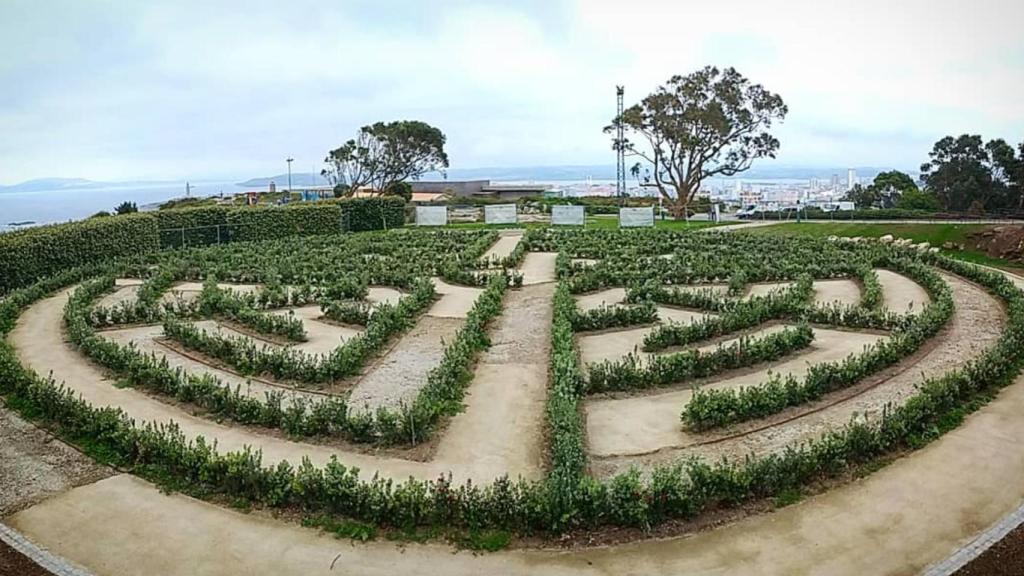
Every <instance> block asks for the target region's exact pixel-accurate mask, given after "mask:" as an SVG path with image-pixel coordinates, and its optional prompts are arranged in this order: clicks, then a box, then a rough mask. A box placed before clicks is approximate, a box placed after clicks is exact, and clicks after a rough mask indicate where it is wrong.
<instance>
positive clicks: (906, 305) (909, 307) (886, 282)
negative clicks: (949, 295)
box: [875, 269, 931, 314]
mask: <svg viewBox="0 0 1024 576" xmlns="http://www.w3.org/2000/svg"><path fill="white" fill-rule="evenodd" d="M875 272H876V273H878V283H879V284H881V285H882V302H883V306H885V307H886V308H888V309H889V310H891V311H893V312H896V313H897V314H904V313H906V312H908V311H910V312H920V311H921V310H923V309H924V307H925V306H927V305H928V303H929V302H931V298H930V297H929V296H928V292H926V291H925V289H924V288H922V287H921V285H920V284H918V283H917V282H914V281H913V280H911V279H910V278H907V277H906V276H903V275H902V274H897V273H896V272H893V271H892V270H883V269H878V270H875Z"/></svg>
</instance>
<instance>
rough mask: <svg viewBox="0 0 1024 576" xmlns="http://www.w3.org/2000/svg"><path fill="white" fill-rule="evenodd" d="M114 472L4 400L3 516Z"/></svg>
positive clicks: (0, 428) (0, 448)
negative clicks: (38, 426) (61, 439)
mask: <svg viewBox="0 0 1024 576" xmlns="http://www.w3.org/2000/svg"><path fill="white" fill-rule="evenodd" d="M111 473H112V471H111V470H110V469H108V468H106V467H104V466H101V465H99V464H97V463H96V462H94V461H93V460H92V458H89V457H88V456H86V455H84V454H82V453H81V452H78V451H77V450H75V449H74V448H71V447H70V446H68V445H67V444H64V443H63V442H59V441H55V440H54V438H53V436H50V434H49V433H48V432H46V431H44V430H42V429H40V428H36V427H35V426H34V425H33V424H31V423H30V422H26V421H25V420H22V419H21V418H20V417H19V416H17V415H16V414H15V413H14V412H12V411H11V410H8V409H7V408H6V407H4V405H3V401H2V400H0V518H3V517H4V516H6V515H8V514H11V513H13V512H15V511H18V510H21V509H24V508H27V507H29V506H31V505H32V504H35V503H37V502H39V501H41V500H44V499H46V498H49V497H50V496H53V495H54V494H59V493H61V492H64V491H65V490H68V489H70V488H73V487H75V486H80V485H82V484H87V483H89V482H95V481H96V480H99V479H100V478H106V477H107V476H109V475H110V474H111ZM2 573H3V562H0V574H2Z"/></svg>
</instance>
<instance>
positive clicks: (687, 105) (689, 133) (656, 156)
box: [605, 66, 788, 218]
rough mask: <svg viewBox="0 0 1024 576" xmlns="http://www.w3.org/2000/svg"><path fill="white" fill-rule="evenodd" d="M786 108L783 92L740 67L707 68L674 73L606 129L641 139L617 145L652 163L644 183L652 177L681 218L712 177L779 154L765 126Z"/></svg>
mask: <svg viewBox="0 0 1024 576" xmlns="http://www.w3.org/2000/svg"><path fill="white" fill-rule="evenodd" d="M787 112H788V109H787V108H786V105H785V103H783V101H782V98H781V97H779V96H778V95H776V94H773V93H771V92H769V91H767V90H765V89H764V88H763V87H762V86H761V85H759V84H751V83H750V81H749V80H747V79H746V78H744V77H743V75H741V74H740V73H739V72H737V71H736V70H735V69H733V68H726V69H725V70H719V69H718V68H715V67H713V66H708V67H706V68H704V69H702V70H698V71H697V72H694V73H692V74H690V75H688V76H673V77H672V78H670V79H669V81H668V82H667V83H666V84H665V85H664V86H661V87H659V88H658V89H657V90H656V91H655V92H654V93H653V94H651V95H649V96H647V97H646V98H644V99H643V100H642V101H641V102H640V103H639V104H636V105H634V106H632V107H630V108H628V109H627V110H625V111H624V112H623V113H622V115H621V116H619V117H616V118H615V119H614V120H613V121H612V124H611V125H610V126H607V127H606V128H605V132H606V133H609V134H614V133H615V132H616V130H617V128H618V127H619V126H620V125H621V126H622V127H623V128H624V129H625V130H626V131H627V132H628V133H630V134H635V135H637V136H639V139H638V140H639V141H634V140H631V139H630V138H629V137H624V138H623V139H622V140H621V141H620V140H619V139H618V138H615V139H614V140H613V141H612V148H613V149H615V150H620V149H622V150H624V151H625V152H626V154H629V155H631V156H638V157H640V158H641V159H643V160H645V161H646V162H647V163H648V164H650V168H651V174H652V176H651V177H647V178H645V180H646V181H647V182H648V183H651V180H652V179H653V185H654V186H655V187H656V188H657V190H658V193H659V194H660V195H661V197H662V198H663V199H664V201H665V202H666V204H668V206H669V209H670V210H671V212H672V214H673V216H675V217H677V218H678V217H679V216H680V215H685V214H686V213H687V212H686V210H687V206H688V205H689V204H690V202H692V201H693V198H694V196H696V194H697V192H698V191H699V190H700V186H701V184H702V183H703V182H704V181H705V180H707V179H708V178H711V177H714V176H733V175H735V174H738V173H740V172H743V171H744V170H747V169H748V168H750V166H751V165H752V164H753V162H754V160H756V159H758V158H765V157H768V158H774V157H775V153H776V151H777V150H778V149H779V141H778V140H777V139H776V138H775V137H774V136H772V135H771V134H770V133H769V132H768V129H769V128H770V127H771V125H772V123H773V122H775V121H776V120H782V119H783V118H784V117H785V115H786V113H787ZM638 173H639V169H637V170H636V171H634V175H635V174H638Z"/></svg>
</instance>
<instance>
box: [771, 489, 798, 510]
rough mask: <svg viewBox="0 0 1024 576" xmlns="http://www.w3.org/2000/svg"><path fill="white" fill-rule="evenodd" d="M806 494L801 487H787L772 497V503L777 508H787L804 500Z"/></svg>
mask: <svg viewBox="0 0 1024 576" xmlns="http://www.w3.org/2000/svg"><path fill="white" fill-rule="evenodd" d="M803 498H804V495H803V493H802V492H800V489H799V488H787V489H785V490H783V491H782V492H779V493H778V494H776V495H775V497H774V498H772V505H774V506H775V507H776V508H785V507H786V506H791V505H793V504H796V503H797V502H799V501H801V500H803Z"/></svg>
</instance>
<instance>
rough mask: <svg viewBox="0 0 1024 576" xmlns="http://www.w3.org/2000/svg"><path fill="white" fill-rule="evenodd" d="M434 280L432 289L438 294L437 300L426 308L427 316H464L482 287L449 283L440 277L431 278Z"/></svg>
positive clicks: (481, 290)
mask: <svg viewBox="0 0 1024 576" xmlns="http://www.w3.org/2000/svg"><path fill="white" fill-rule="evenodd" d="M431 280H432V281H433V282H434V290H436V291H437V293H438V294H439V295H440V298H438V300H437V302H434V305H433V306H431V307H430V310H427V315H428V316H435V317H437V318H465V317H466V315H467V314H469V311H470V309H472V308H473V303H474V302H476V298H477V296H479V295H480V294H481V293H482V292H483V289H482V288H472V287H469V286H456V285H455V284H449V283H447V282H445V281H444V280H441V279H440V278H431Z"/></svg>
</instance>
